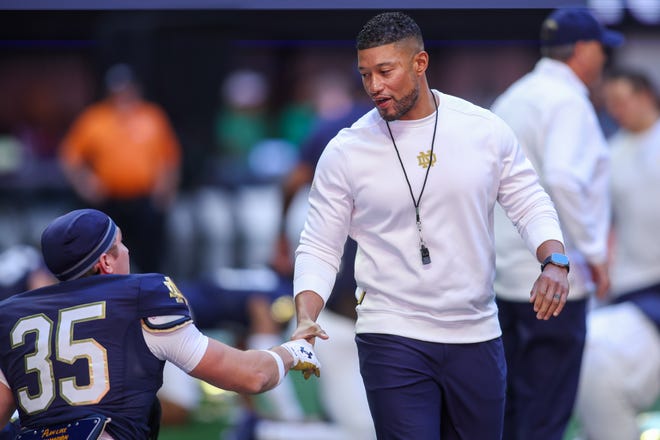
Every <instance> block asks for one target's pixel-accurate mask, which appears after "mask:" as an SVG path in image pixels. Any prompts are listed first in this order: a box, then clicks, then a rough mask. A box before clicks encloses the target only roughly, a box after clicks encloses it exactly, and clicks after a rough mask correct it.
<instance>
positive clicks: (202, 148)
mask: <svg viewBox="0 0 660 440" xmlns="http://www.w3.org/2000/svg"><path fill="white" fill-rule="evenodd" d="M610 3H611V2H610ZM652 3H654V2H651V1H649V2H646V4H652ZM657 8H660V6H657ZM657 8H656V9H657ZM647 9H649V10H650V12H649V11H645V12H646V13H647V14H652V13H653V12H655V15H656V16H657V15H658V13H657V11H653V10H651V9H652V8H649V7H647ZM604 11H605V12H604V13H603V14H602V15H605V16H607V17H608V20H609V21H614V23H612V24H613V25H614V26H615V27H616V28H618V29H620V30H622V31H624V32H625V33H626V36H627V38H628V42H627V44H626V45H625V46H624V47H623V48H622V49H620V51H617V53H615V54H613V56H612V62H613V63H614V64H623V65H626V66H631V65H632V66H635V67H640V68H642V69H643V70H645V71H647V72H648V74H649V75H650V76H652V77H654V78H655V79H660V66H658V64H657V63H658V61H657V56H656V55H657V44H658V39H659V38H660V28H659V26H660V25H658V24H657V22H649V21H650V20H648V19H644V16H640V15H639V13H638V12H637V13H634V12H633V10H632V9H630V8H626V7H621V8H619V9H618V10H615V9H613V8H612V7H609V8H608V9H604ZM613 11H614V12H616V13H614V12H613ZM547 12H548V10H547V9H490V10H486V9H479V10H476V9H474V10H469V9H447V10H441V9H434V10H417V11H415V10H412V11H411V13H413V14H414V15H415V19H416V20H418V22H419V23H420V26H421V27H422V29H424V31H425V39H426V43H427V49H428V51H429V52H430V54H431V57H432V58H433V59H434V60H435V62H434V63H433V64H432V71H431V72H430V74H429V77H430V81H431V83H432V84H433V86H434V87H436V88H438V89H440V90H443V91H445V92H447V93H450V94H455V95H457V96H461V97H464V98H466V99H469V100H472V101H474V102H476V103H477V104H480V105H483V106H486V107H487V106H489V105H490V104H491V102H492V100H493V99H494V97H495V96H497V95H498V94H499V93H500V92H502V91H503V90H504V89H505V88H506V87H507V86H508V85H509V84H510V83H511V82H513V80H514V79H516V78H517V77H519V76H521V75H522V74H523V73H524V72H526V71H527V70H529V69H530V68H531V66H533V64H534V63H535V61H536V60H537V59H538V51H537V45H536V40H537V38H538V35H537V33H538V28H539V23H540V22H541V20H542V19H543V17H544V16H545V15H546V14H547ZM372 13H373V11H372V10H323V11H319V10H270V11H263V10H240V9H239V10H203V11H202V10H186V11H179V10H148V11H145V10H136V11H98V10H95V11H63V10H60V11H3V12H1V13H0V45H1V46H2V50H1V51H0V96H2V99H1V100H0V194H1V195H0V230H2V233H1V234H0V246H1V247H3V248H4V247H7V246H9V245H12V244H15V243H21V242H22V243H32V244H36V243H37V241H36V240H37V239H38V237H39V234H40V232H41V229H42V227H43V225H44V224H45V222H46V221H47V220H48V219H50V218H52V217H53V214H55V213H57V212H61V211H63V210H65V209H66V207H65V206H66V205H71V204H74V203H78V202H80V200H77V198H76V194H75V192H74V191H73V190H72V187H71V184H70V183H69V181H68V180H67V179H66V178H65V176H64V174H63V172H62V169H61V166H60V165H59V163H58V155H59V154H60V152H61V145H62V141H63V139H64V136H65V135H66V134H67V131H68V130H69V129H70V128H71V125H72V123H73V121H74V120H75V118H76V117H77V116H78V115H80V114H81V113H82V111H83V110H84V109H85V108H86V107H87V106H89V105H90V104H92V103H94V102H96V101H97V100H100V99H101V98H103V97H104V96H105V94H106V91H107V90H106V82H105V75H106V73H107V71H108V69H109V68H110V67H111V66H113V65H115V64H117V63H125V64H127V65H129V66H130V67H131V68H132V69H133V71H134V75H135V78H136V79H137V80H138V81H139V84H140V86H141V90H142V94H143V95H144V97H145V98H146V99H147V100H148V101H150V102H152V103H154V104H156V105H158V106H160V107H161V108H162V110H163V111H164V112H165V114H166V116H167V118H168V119H169V121H170V123H171V126H172V129H173V131H174V133H175V136H176V138H177V139H178V142H179V144H180V148H181V158H180V180H179V185H178V188H177V196H176V199H175V201H174V203H173V204H172V205H171V206H170V207H169V208H168V212H167V217H168V218H167V237H168V238H167V249H168V250H167V251H165V262H164V266H163V268H162V269H163V270H166V271H167V272H168V273H171V274H172V275H173V276H185V277H190V276H196V275H198V274H199V273H202V272H206V271H208V270H210V269H212V268H217V267H220V266H230V267H251V266H259V265H267V264H268V262H269V258H270V250H271V249H272V244H273V240H274V239H275V236H276V233H277V231H278V228H279V222H280V215H279V214H280V210H281V208H280V205H281V202H280V200H278V198H279V197H280V191H279V188H278V184H279V183H280V182H281V178H282V176H285V175H286V174H287V172H289V171H290V170H291V169H292V168H293V165H294V164H295V162H296V157H297V154H298V151H299V148H300V145H301V143H302V142H303V141H304V139H305V137H306V136H307V135H309V134H310V133H311V131H312V129H313V127H314V124H315V122H316V121H317V120H318V119H319V118H322V117H323V112H332V108H331V107H332V106H333V105H336V104H335V102H333V97H332V94H333V93H335V92H336V90H338V89H339V88H340V87H345V88H349V89H352V90H350V93H352V94H353V95H354V96H355V95H356V94H357V95H359V94H363V92H362V91H361V86H360V84H359V76H358V75H357V71H356V68H355V50H354V46H353V39H354V37H355V35H354V34H355V33H356V32H357V30H358V29H359V27H360V25H361V23H363V22H364V20H365V19H366V18H368V17H369V16H370V15H372ZM336 93H342V92H336ZM594 97H595V98H596V105H597V106H599V105H600V103H599V102H597V97H598V94H595V95H594ZM604 118H606V115H604ZM604 124H605V130H606V133H611V131H612V130H613V127H612V125H611V122H609V121H607V120H604Z"/></svg>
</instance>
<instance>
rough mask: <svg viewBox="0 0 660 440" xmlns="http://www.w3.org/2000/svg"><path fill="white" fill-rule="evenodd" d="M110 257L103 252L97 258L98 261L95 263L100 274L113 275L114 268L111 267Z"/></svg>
mask: <svg viewBox="0 0 660 440" xmlns="http://www.w3.org/2000/svg"><path fill="white" fill-rule="evenodd" d="M112 259H113V257H112V255H110V254H108V253H107V252H104V253H102V254H101V256H100V257H99V261H98V262H97V263H96V267H97V268H98V271H99V273H101V274H111V273H114V271H115V267H114V266H113V265H112Z"/></svg>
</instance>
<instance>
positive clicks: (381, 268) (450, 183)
mask: <svg viewBox="0 0 660 440" xmlns="http://www.w3.org/2000/svg"><path fill="white" fill-rule="evenodd" d="M433 92H434V94H435V96H436V98H437V99H438V100H439V101H438V102H439V106H438V112H439V113H438V124H437V133H436V136H435V142H434V158H433V166H432V168H431V169H430V171H429V175H428V181H427V183H426V188H425V190H424V193H423V195H422V197H421V200H420V204H419V208H420V219H421V225H422V234H423V238H424V240H425V243H426V246H427V247H428V249H429V252H430V257H431V263H430V264H426V265H424V264H422V258H421V255H420V237H419V232H418V229H417V224H416V217H415V208H414V203H413V198H412V197H411V190H412V193H413V195H414V197H415V199H417V198H418V197H419V194H420V191H421V189H422V185H423V181H424V177H425V173H426V168H424V166H425V165H428V162H429V157H430V150H431V140H432V137H433V128H434V127H433V126H434V121H435V114H431V115H429V116H427V117H425V118H423V119H419V120H413V121H402V120H397V121H393V122H390V123H389V124H390V128H391V130H392V135H393V137H394V140H395V142H396V146H397V148H398V151H399V153H400V155H401V160H402V162H403V166H404V167H405V170H406V173H407V175H408V178H409V180H410V186H411V189H409V187H408V184H407V182H406V178H405V176H404V172H403V170H402V166H401V163H400V162H399V159H398V158H397V153H396V151H395V148H394V146H393V142H392V139H391V138H390V135H389V133H388V129H387V126H386V123H385V121H384V120H383V119H382V118H381V117H380V115H379V114H378V112H377V111H376V110H375V109H374V110H372V111H370V112H369V113H367V114H366V115H365V116H363V117H362V118H361V119H360V120H358V121H357V122H356V123H355V124H353V126H352V127H350V128H347V129H344V130H342V131H340V132H339V133H338V135H337V136H336V137H335V138H334V139H333V140H331V141H330V143H329V144H328V146H327V147H326V149H325V151H324V152H323V155H322V156H321V159H320V160H319V163H318V165H317V168H316V172H315V176H314V180H313V183H312V187H311V189H310V194H309V211H308V216H307V220H306V222H305V226H304V229H303V231H302V233H301V237H300V244H299V246H298V248H297V250H296V269H295V275H294V294H298V293H300V292H301V291H304V290H312V291H314V292H316V293H318V294H319V295H320V296H321V297H323V298H324V299H326V300H327V298H328V296H329V295H330V292H331V289H332V285H333V283H334V278H335V275H336V272H337V269H338V267H339V263H340V258H341V254H342V251H343V246H344V241H345V238H346V235H347V234H348V235H350V236H351V237H352V238H353V239H355V240H356V241H357V243H358V251H357V256H356V261H355V277H356V281H357V286H358V289H357V291H356V296H357V297H358V298H359V297H362V301H361V303H360V304H359V305H358V306H357V311H358V321H357V324H356V331H357V333H388V334H395V335H400V336H404V337H409V338H414V339H419V340H424V341H431V342H445V343H471V342H481V341H486V340H489V339H493V338H496V337H498V336H499V335H500V334H501V332H500V328H499V323H498V319H497V307H496V305H495V302H494V298H495V295H494V292H493V278H494V267H495V266H494V265H495V253H494V247H493V246H494V245H493V207H494V206H495V204H496V202H498V201H499V202H500V203H501V204H502V206H503V207H504V209H505V211H506V212H507V213H508V215H509V216H510V217H511V219H512V221H513V222H514V223H515V224H516V225H517V228H518V230H519V231H520V234H521V236H522V237H523V239H524V241H525V243H526V244H527V247H528V249H529V251H530V252H531V253H533V254H535V252H536V249H537V247H538V246H539V245H540V244H541V243H542V242H543V241H546V240H549V239H554V240H559V241H563V238H562V234H561V230H560V228H559V223H558V220H557V214H556V212H555V210H554V207H553V205H552V202H551V201H550V198H549V197H548V195H547V194H546V193H545V192H544V191H543V189H542V187H541V186H540V185H539V183H538V177H537V175H536V173H535V171H534V169H533V167H532V165H531V163H530V162H529V161H528V160H527V159H526V158H525V156H524V155H523V154H522V151H521V149H520V148H519V145H518V142H517V141H516V138H515V137H514V135H513V133H512V131H511V130H510V129H509V127H508V126H507V125H506V124H505V123H504V122H503V121H502V120H501V119H499V118H498V117H497V116H495V115H494V114H492V113H491V112H490V111H488V110H485V109H483V108H480V107H477V106H475V105H473V104H471V103H469V102H467V101H464V100H462V99H459V98H456V97H453V96H450V95H446V94H442V93H439V92H438V91H435V90H434V91H433ZM531 287H532V286H531V285H530V286H529V288H530V289H531ZM530 307H531V306H530Z"/></svg>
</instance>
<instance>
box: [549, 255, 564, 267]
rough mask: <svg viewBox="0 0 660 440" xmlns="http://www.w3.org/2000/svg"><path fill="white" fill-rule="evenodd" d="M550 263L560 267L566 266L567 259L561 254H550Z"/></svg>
mask: <svg viewBox="0 0 660 440" xmlns="http://www.w3.org/2000/svg"><path fill="white" fill-rule="evenodd" d="M551 261H552V262H553V263H554V264H560V265H562V266H568V257H567V256H566V255H563V254H552V255H551Z"/></svg>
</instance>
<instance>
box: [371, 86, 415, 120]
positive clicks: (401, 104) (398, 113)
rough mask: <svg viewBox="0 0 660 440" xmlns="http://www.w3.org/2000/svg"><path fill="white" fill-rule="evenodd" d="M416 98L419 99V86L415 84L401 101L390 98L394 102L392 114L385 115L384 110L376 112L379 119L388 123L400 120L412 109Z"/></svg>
mask: <svg viewBox="0 0 660 440" xmlns="http://www.w3.org/2000/svg"><path fill="white" fill-rule="evenodd" d="M418 98H419V84H415V87H413V89H412V90H411V91H410V93H408V94H407V95H405V96H403V97H402V98H401V99H394V98H392V101H393V102H394V106H393V109H394V114H392V115H390V114H388V113H386V111H385V110H382V111H381V110H380V109H379V110H378V111H379V113H380V117H381V118H383V119H384V120H386V121H388V122H390V121H396V120H397V119H401V117H402V116H404V115H405V114H406V113H408V112H409V111H410V109H411V108H413V106H414V105H415V103H416V102H417V99H418Z"/></svg>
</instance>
